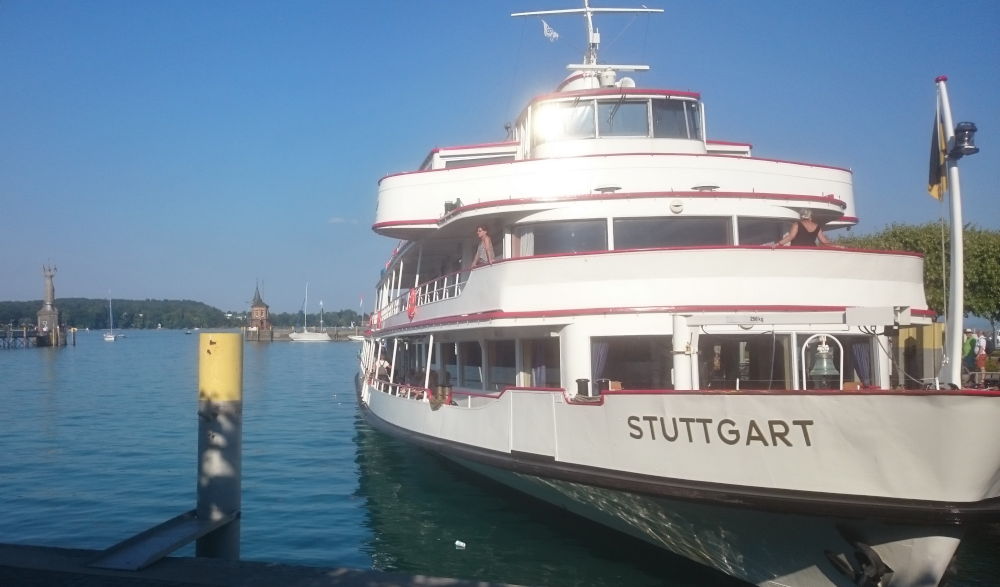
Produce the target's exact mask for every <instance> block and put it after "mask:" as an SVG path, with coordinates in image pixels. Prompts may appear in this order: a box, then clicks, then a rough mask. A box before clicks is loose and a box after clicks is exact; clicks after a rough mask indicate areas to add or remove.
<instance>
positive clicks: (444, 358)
mask: <svg viewBox="0 0 1000 587" xmlns="http://www.w3.org/2000/svg"><path fill="white" fill-rule="evenodd" d="M455 347H456V345H455V343H452V342H445V343H441V344H440V345H438V352H439V353H441V364H443V365H444V377H440V376H439V378H438V382H439V383H441V385H452V384H453V383H454V382H457V381H458V354H457V353H456V352H455V350H456V349H455Z"/></svg>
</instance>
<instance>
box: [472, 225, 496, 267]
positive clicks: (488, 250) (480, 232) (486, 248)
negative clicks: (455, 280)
mask: <svg viewBox="0 0 1000 587" xmlns="http://www.w3.org/2000/svg"><path fill="white" fill-rule="evenodd" d="M476 236H478V237H479V247H477V248H476V257H475V258H474V259H473V260H472V266H473V267H479V266H482V265H492V264H493V258H494V257H493V239H491V238H490V232H489V230H487V229H486V226H485V225H482V224H480V225H479V226H477V227H476Z"/></svg>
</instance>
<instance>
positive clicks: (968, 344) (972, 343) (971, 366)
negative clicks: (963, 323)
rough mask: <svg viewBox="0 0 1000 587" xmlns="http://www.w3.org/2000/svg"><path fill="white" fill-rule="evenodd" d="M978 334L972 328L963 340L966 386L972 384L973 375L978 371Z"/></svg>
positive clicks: (966, 330)
mask: <svg viewBox="0 0 1000 587" xmlns="http://www.w3.org/2000/svg"><path fill="white" fill-rule="evenodd" d="M977 342H978V341H977V338H976V333H975V332H973V331H972V329H971V328H966V329H965V338H964V339H963V340H962V367H963V369H964V371H963V373H962V374H963V380H964V384H965V385H971V384H972V373H973V372H974V371H975V370H976V343H977Z"/></svg>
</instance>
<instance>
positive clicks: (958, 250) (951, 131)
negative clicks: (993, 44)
mask: <svg viewBox="0 0 1000 587" xmlns="http://www.w3.org/2000/svg"><path fill="white" fill-rule="evenodd" d="M934 81H935V83H937V110H938V112H937V113H938V116H940V118H941V124H940V125H938V127H937V128H938V129H940V132H943V133H944V144H945V148H946V153H945V154H944V155H945V159H946V162H947V169H948V176H947V177H948V179H947V183H946V185H947V191H948V195H949V196H950V200H949V204H950V209H949V212H950V223H949V224H950V236H951V270H950V276H949V277H950V279H951V283H950V285H949V287H948V290H949V299H948V308H947V309H946V315H945V325H946V332H945V358H944V361H943V362H942V365H941V379H942V382H943V383H946V384H948V383H950V384H953V385H957V386H961V385H962V317H963V316H964V315H965V267H964V254H965V253H964V237H963V229H964V222H963V221H962V188H961V185H960V183H959V178H958V160H959V159H961V158H962V157H963V156H965V155H974V154H976V153H978V152H979V148H978V147H976V146H975V145H974V144H973V136H974V135H975V133H976V125H975V124H973V123H971V122H960V123H958V126H957V127H955V126H953V123H952V118H951V103H950V102H949V101H948V85H947V81H948V76H944V75H942V76H938V78H937V79H935V80H934ZM935 124H936V123H935ZM956 130H958V137H957V138H956V132H955V131H956Z"/></svg>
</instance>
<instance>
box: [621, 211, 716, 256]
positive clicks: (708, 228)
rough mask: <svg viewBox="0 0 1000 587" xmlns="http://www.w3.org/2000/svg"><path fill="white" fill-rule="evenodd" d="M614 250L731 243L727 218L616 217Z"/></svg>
mask: <svg viewBox="0 0 1000 587" xmlns="http://www.w3.org/2000/svg"><path fill="white" fill-rule="evenodd" d="M614 231H615V248H616V249H649V248H656V247H696V246H709V245H728V244H731V231H730V230H729V218H728V217H721V216H720V217H714V218H696V217H690V218H619V219H616V220H615V221H614Z"/></svg>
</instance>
